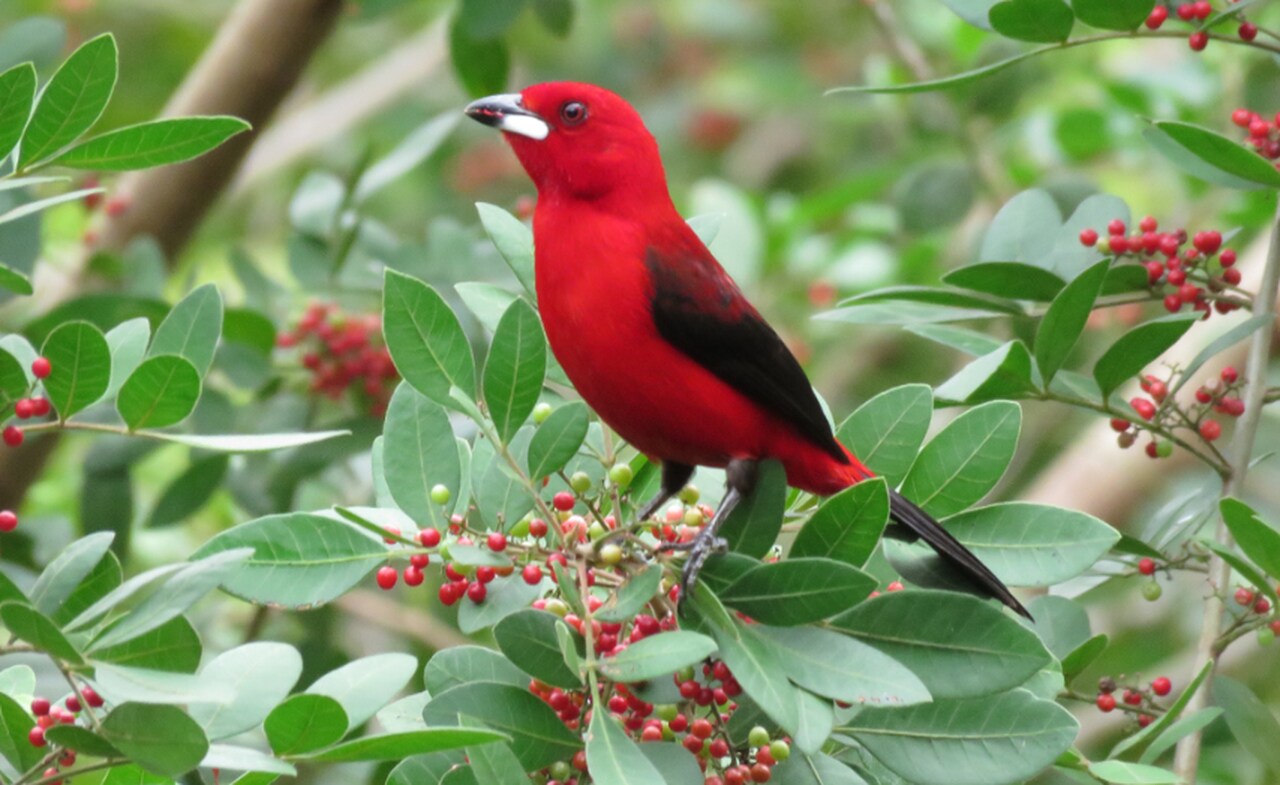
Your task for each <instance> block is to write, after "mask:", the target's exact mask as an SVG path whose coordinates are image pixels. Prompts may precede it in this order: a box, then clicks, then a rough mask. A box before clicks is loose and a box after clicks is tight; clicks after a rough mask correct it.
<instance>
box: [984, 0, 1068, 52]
mask: <svg viewBox="0 0 1280 785" xmlns="http://www.w3.org/2000/svg"><path fill="white" fill-rule="evenodd" d="M988 19H989V20H990V22H991V27H992V28H994V29H995V31H996V32H997V33H1000V34H1001V35H1004V36H1007V37H1009V38H1013V39H1016V40H1018V41H1034V42H1036V43H1041V44H1047V43H1053V42H1055V41H1065V40H1067V37H1068V36H1069V35H1071V27H1072V25H1074V24H1075V21H1076V20H1075V15H1074V14H1072V13H1071V8H1070V7H1068V6H1067V4H1066V3H1064V2H1062V0H1005V1H1004V2H1002V3H996V4H995V5H993V6H992V7H991V11H990V12H988Z"/></svg>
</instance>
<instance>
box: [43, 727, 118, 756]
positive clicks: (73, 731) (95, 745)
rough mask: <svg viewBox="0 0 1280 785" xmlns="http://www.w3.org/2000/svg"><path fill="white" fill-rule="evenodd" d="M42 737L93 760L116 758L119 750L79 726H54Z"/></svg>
mask: <svg viewBox="0 0 1280 785" xmlns="http://www.w3.org/2000/svg"><path fill="white" fill-rule="evenodd" d="M44 737H45V738H46V739H48V740H49V742H50V743H51V744H57V745H58V746H60V747H66V748H67V749H72V750H75V751H76V752H77V753H78V754H80V755H86V756H89V757H93V758H118V757H121V754H120V750H118V749H116V748H115V747H114V746H113V745H112V744H111V742H109V741H107V740H106V739H104V738H102V737H101V736H99V735H98V734H96V733H94V732H93V731H91V730H89V729H88V728H82V727H80V726H79V725H54V726H51V727H49V728H48V729H47V730H45V733H44Z"/></svg>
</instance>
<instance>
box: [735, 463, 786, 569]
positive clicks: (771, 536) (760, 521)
mask: <svg viewBox="0 0 1280 785" xmlns="http://www.w3.org/2000/svg"><path fill="white" fill-rule="evenodd" d="M756 471H757V472H758V475H757V477H756V485H755V489H754V490H753V491H752V492H751V494H750V495H749V496H747V497H745V498H744V499H742V501H740V502H738V506H737V507H735V508H733V511H732V512H730V513H729V516H728V517H727V518H725V521H724V523H723V524H722V525H721V527H720V536H721V537H723V538H724V539H725V540H727V541H728V542H729V549H730V550H732V551H734V552H736V553H745V554H746V555H748V556H753V557H755V558H759V557H761V556H764V555H765V554H766V553H768V552H769V549H770V548H772V547H773V543H774V542H775V541H776V540H777V538H778V532H779V531H780V530H781V529H782V513H783V511H784V510H785V509H786V506H787V475H786V472H785V471H784V470H783V468H782V464H781V463H779V462H778V461H776V460H767V461H762V462H761V463H760V464H759V466H758V468H757V469H756Z"/></svg>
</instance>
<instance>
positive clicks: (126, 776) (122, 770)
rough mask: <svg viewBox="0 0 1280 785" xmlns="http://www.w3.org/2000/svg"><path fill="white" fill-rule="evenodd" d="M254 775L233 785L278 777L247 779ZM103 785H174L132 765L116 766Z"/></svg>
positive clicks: (266, 783) (263, 783)
mask: <svg viewBox="0 0 1280 785" xmlns="http://www.w3.org/2000/svg"><path fill="white" fill-rule="evenodd" d="M250 776H252V775H248V774H246V775H245V776H244V777H240V778H239V779H237V780H236V781H235V783H233V785H271V783H272V782H274V781H275V780H276V779H277V777H276V776H275V775H266V776H268V777H270V779H266V780H248V779H246V778H248V777H250ZM102 785H174V782H173V780H172V779H170V778H169V777H158V776H156V775H155V774H152V773H150V772H147V771H143V770H142V769H140V768H139V767H137V766H135V765H133V764H132V763H127V764H125V765H123V766H114V767H112V768H110V769H108V770H107V774H106V776H105V777H103V779H102Z"/></svg>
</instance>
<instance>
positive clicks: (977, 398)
mask: <svg viewBox="0 0 1280 785" xmlns="http://www.w3.org/2000/svg"><path fill="white" fill-rule="evenodd" d="M1032 374H1033V370H1032V363H1031V352H1030V351H1029V350H1028V349H1027V345H1026V344H1024V343H1023V342H1022V341H1017V340H1014V341H1009V342H1008V343H1006V344H1004V345H1003V346H1001V347H1000V348H999V349H996V350H995V351H993V352H991V353H990V354H987V355H984V356H982V357H979V358H978V359H976V360H974V361H973V362H971V363H969V364H968V365H966V366H965V367H964V368H962V369H961V370H960V372H959V373H957V374H956V375H955V376H952V377H951V378H950V379H948V380H947V381H946V382H944V383H943V384H942V385H940V386H939V387H938V389H937V390H935V391H934V397H935V398H937V399H938V402H939V403H940V404H941V403H954V404H973V403H982V402H984V401H991V400H1000V399H1007V398H1017V397H1019V396H1021V395H1022V394H1023V393H1026V392H1028V391H1030V390H1032V389H1034V387H1035V382H1033V381H1032Z"/></svg>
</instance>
